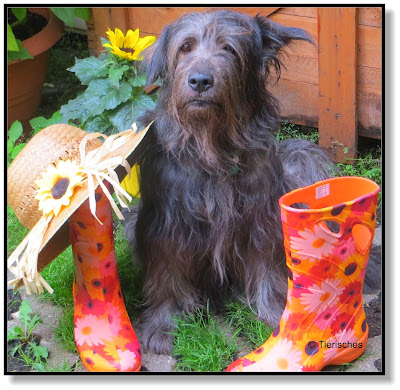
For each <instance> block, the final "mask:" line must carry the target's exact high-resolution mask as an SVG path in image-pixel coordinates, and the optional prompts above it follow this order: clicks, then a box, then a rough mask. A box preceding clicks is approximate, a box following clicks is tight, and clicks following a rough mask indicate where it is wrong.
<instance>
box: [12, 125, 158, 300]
mask: <svg viewBox="0 0 400 390" xmlns="http://www.w3.org/2000/svg"><path fill="white" fill-rule="evenodd" d="M150 125H151V124H150ZM150 125H148V126H147V127H146V128H145V129H144V130H142V131H140V132H136V131H135V130H136V129H134V130H127V131H125V132H123V133H119V134H116V135H113V136H110V137H105V136H104V135H102V134H99V133H87V132H85V131H83V130H81V129H78V128H76V127H73V126H69V125H65V124H59V125H53V126H49V127H47V128H45V129H43V130H42V131H40V132H39V133H37V134H36V135H35V136H34V137H33V138H32V139H31V140H30V141H29V142H28V144H27V145H26V146H25V147H24V149H23V150H22V151H21V152H20V153H19V155H18V156H17V157H16V159H15V160H14V161H13V162H12V164H11V165H10V167H9V168H8V172H7V199H8V203H9V205H10V206H11V208H12V209H13V211H14V212H15V214H16V216H17V218H18V219H19V221H20V222H21V223H22V224H23V225H24V226H25V227H27V228H29V229H31V231H30V232H29V234H28V235H27V237H26V238H25V239H24V240H23V242H22V243H21V244H20V245H19V246H18V247H17V248H16V249H15V250H14V252H13V253H12V255H11V256H10V258H9V259H8V268H9V270H10V271H11V272H12V273H14V275H15V276H16V278H15V279H14V280H12V281H10V284H11V285H14V286H15V287H19V286H20V285H21V284H22V283H24V285H25V287H26V290H27V292H28V293H30V291H31V290H33V291H35V292H39V293H40V292H42V291H43V288H42V285H43V286H44V287H45V288H46V289H47V290H49V291H50V292H52V289H51V287H50V286H49V285H48V284H47V283H46V282H45V280H44V279H43V277H42V276H41V275H40V274H39V272H40V271H41V270H42V269H43V268H45V267H46V266H47V265H48V264H49V263H50V262H51V261H52V260H54V259H55V258H56V257H57V256H58V255H59V254H60V253H61V252H63V251H64V250H65V249H66V248H67V247H68V246H69V245H70V236H69V226H68V223H67V221H68V219H69V217H70V216H71V215H72V214H73V213H74V212H75V210H76V209H77V208H78V207H79V206H81V205H82V203H83V202H84V201H85V200H86V199H88V198H89V202H90V207H91V211H92V213H93V215H94V216H95V217H96V213H95V210H96V202H95V199H94V190H95V189H96V188H97V187H98V186H99V185H100V186H101V187H102V189H103V191H104V193H105V194H106V196H107V197H108V198H109V200H110V203H111V206H112V207H113V209H114V211H115V212H116V214H117V216H118V217H119V218H120V219H123V217H122V214H121V212H120V211H119V209H118V207H117V205H116V204H115V202H114V200H113V198H112V197H111V194H110V193H109V192H108V189H107V188H106V186H105V185H104V183H103V180H106V181H108V182H109V183H110V184H111V186H112V187H113V189H114V192H115V194H116V196H117V199H118V201H119V203H120V205H121V206H122V207H127V203H128V202H129V200H130V199H131V197H130V196H129V194H128V193H127V192H126V191H125V190H124V189H123V188H122V187H121V186H120V179H123V178H124V177H125V176H126V174H127V172H130V166H129V164H131V165H133V163H134V162H136V159H137V155H138V153H139V148H137V146H138V145H139V143H140V142H141V140H142V139H143V138H144V136H145V135H146V133H147V130H148V128H149V127H150ZM100 137H103V138H104V139H105V140H104V143H103V142H101V141H100V139H99V138H100ZM134 151H135V152H134ZM127 160H128V161H129V163H128V161H127ZM121 168H122V169H121ZM123 168H125V169H123ZM60 172H61V173H60ZM62 172H70V173H67V174H63V173H62ZM46 175H47V176H46ZM49 175H50V176H49ZM51 175H53V176H51ZM57 175H58V176H57ZM67 175H70V176H68V178H67V179H65V178H63V176H67ZM118 176H119V177H118ZM49 177H53V182H52V181H51V180H50V179H49ZM54 178H55V179H54ZM61 178H63V179H62V180H61ZM56 184H57V185H56ZM65 184H68V186H66V185H65ZM43 185H44V186H45V187H46V185H47V186H50V187H51V186H52V188H50V191H47V192H46V188H44V189H43V188H41V186H43ZM54 191H55V192H54ZM57 191H58V192H57ZM60 191H61V192H60ZM56 193H57V194H56ZM44 194H45V195H44ZM49 194H50V198H51V199H50V201H48V199H45V198H46V196H47V197H48V195H49ZM53 195H54V199H53ZM60 202H61V203H60ZM96 218H97V217H96ZM99 222H100V221H99Z"/></svg>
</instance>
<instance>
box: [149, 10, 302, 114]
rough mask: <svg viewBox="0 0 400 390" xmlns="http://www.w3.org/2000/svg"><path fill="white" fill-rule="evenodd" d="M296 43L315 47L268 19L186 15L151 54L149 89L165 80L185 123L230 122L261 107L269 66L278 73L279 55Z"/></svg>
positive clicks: (174, 107) (221, 14)
mask: <svg viewBox="0 0 400 390" xmlns="http://www.w3.org/2000/svg"><path fill="white" fill-rule="evenodd" d="M292 39H302V40H308V41H310V38H309V37H308V35H307V34H306V33H305V32H304V31H303V30H301V29H297V28H287V27H283V26H280V25H278V24H276V23H273V22H271V21H269V20H268V19H267V18H264V17H259V16H257V17H255V18H251V17H249V16H246V15H243V14H239V13H235V12H231V11H217V12H212V13H191V14H186V15H183V16H182V17H181V18H180V19H178V20H177V21H176V22H175V23H173V24H171V25H169V26H167V27H166V28H165V29H164V30H163V32H162V34H161V37H160V39H159V40H158V41H157V43H156V44H155V45H154V46H153V47H152V48H151V49H150V50H149V52H148V53H147V56H146V63H147V74H148V84H151V83H154V82H155V81H156V80H157V79H158V78H161V79H162V80H163V83H164V85H163V91H164V93H167V94H168V95H169V96H170V97H171V98H170V99H169V101H168V104H169V109H170V111H171V112H174V113H175V115H176V117H179V118H180V120H185V118H186V120H187V121H193V120H197V119H201V120H204V119H209V120H215V119H218V120H219V121H227V120H229V118H233V117H235V118H236V117H237V114H238V112H240V113H244V112H246V108H244V107H245V106H246V105H248V106H249V108H248V109H249V110H251V105H252V102H253V101H260V99H259V94H260V93H264V92H265V82H266V78H267V76H268V72H269V68H270V66H274V67H275V68H276V69H277V70H278V71H279V64H280V62H279V60H278V57H277V54H278V52H279V51H280V50H281V48H282V47H283V46H284V45H286V44H287V43H289V42H290V41H291V40H292ZM238 107H240V110H238V109H235V108H238ZM232 111H234V112H232ZM236 119H237V118H236Z"/></svg>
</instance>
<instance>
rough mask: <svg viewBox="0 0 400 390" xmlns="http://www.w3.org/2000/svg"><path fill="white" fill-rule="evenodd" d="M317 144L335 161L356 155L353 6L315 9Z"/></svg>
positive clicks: (355, 75) (355, 49)
mask: <svg viewBox="0 0 400 390" xmlns="http://www.w3.org/2000/svg"><path fill="white" fill-rule="evenodd" d="M318 45H319V55H318V68H319V69H318V83H319V98H318V114H319V124H318V128H319V134H320V141H319V143H320V145H321V146H322V147H324V148H326V149H327V150H328V152H329V153H330V154H331V155H332V156H333V158H334V159H335V160H336V161H338V162H348V163H351V161H348V159H354V158H355V157H356V148H357V74H356V73H357V9H356V8H350V7H345V8H339V7H335V8H334V7H332V8H331V7H327V8H318Z"/></svg>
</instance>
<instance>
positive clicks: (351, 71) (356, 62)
mask: <svg viewBox="0 0 400 390" xmlns="http://www.w3.org/2000/svg"><path fill="white" fill-rule="evenodd" d="M209 9H210V7H180V8H177V7H176V8H174V7H151V8H150V7H137V8H135V7H134V8H92V11H91V18H90V20H89V48H90V49H91V52H92V54H98V53H99V52H100V51H101V49H102V47H101V42H100V37H101V36H102V37H106V35H105V32H106V31H107V30H108V28H111V29H114V28H116V27H118V28H120V29H121V30H122V31H124V32H126V31H127V30H128V29H135V28H138V27H139V28H140V32H141V35H148V34H153V35H157V36H158V35H159V34H160V32H161V30H162V28H163V27H164V26H166V25H167V24H169V23H171V22H173V21H174V20H176V19H177V18H178V17H179V16H180V15H181V14H183V13H185V12H189V11H205V10H209ZM228 9H232V10H235V11H238V12H243V13H247V14H250V15H256V14H258V13H260V14H261V15H265V16H269V18H270V19H271V20H273V21H274V22H277V23H281V24H283V25H286V26H293V27H301V28H303V29H305V30H306V31H307V32H308V33H309V34H310V35H311V36H312V38H313V39H314V41H315V43H316V45H315V46H313V45H311V44H309V43H306V42H296V43H293V44H291V46H290V48H289V49H288V50H287V54H288V56H287V57H285V58H284V64H285V67H286V69H282V73H281V78H280V80H279V83H276V84H275V83H274V82H273V80H272V83H270V87H269V88H270V90H271V92H272V93H273V94H274V95H275V96H276V97H277V98H278V99H279V101H280V103H281V113H282V119H283V120H285V121H288V122H292V123H297V124H300V125H306V126H311V127H318V130H319V134H320V145H322V146H323V147H325V148H326V149H327V150H328V151H329V152H330V154H331V155H332V156H333V157H334V158H335V159H336V161H345V160H346V159H352V158H354V157H355V156H356V150H357V140H358V136H364V137H370V138H378V139H380V138H381V130H382V104H381V100H382V8H381V7H373V8H371V7H363V8H351V7H344V8H339V7H324V8H316V7H293V8H272V7H269V8H268V7H263V8H259V7H252V8H250V7H247V8H243V7H229V8H228Z"/></svg>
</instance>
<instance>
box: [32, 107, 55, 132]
mask: <svg viewBox="0 0 400 390" xmlns="http://www.w3.org/2000/svg"><path fill="white" fill-rule="evenodd" d="M61 122H62V115H61V113H60V111H59V110H58V111H56V112H55V113H54V114H53V115H52V116H51V118H49V119H46V118H45V117H43V116H38V117H36V118H33V119H31V120H30V121H29V123H30V125H31V126H32V129H33V130H34V132H33V134H37V133H38V132H39V131H40V130H42V129H44V128H45V127H48V126H51V125H55V124H57V123H61Z"/></svg>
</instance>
